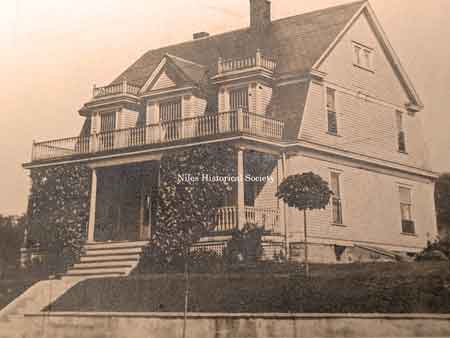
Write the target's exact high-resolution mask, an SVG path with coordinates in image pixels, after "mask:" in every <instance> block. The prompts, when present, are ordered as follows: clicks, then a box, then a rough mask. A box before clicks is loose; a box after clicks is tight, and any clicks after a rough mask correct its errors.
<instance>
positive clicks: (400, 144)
mask: <svg viewBox="0 0 450 338" xmlns="http://www.w3.org/2000/svg"><path fill="white" fill-rule="evenodd" d="M404 116H405V113H404V112H402V111H401V110H396V111H395V126H396V130H397V133H396V135H397V139H396V142H397V151H398V152H399V153H402V154H407V153H408V151H407V148H408V147H407V143H406V139H407V137H406V131H405V127H404V125H405V119H404Z"/></svg>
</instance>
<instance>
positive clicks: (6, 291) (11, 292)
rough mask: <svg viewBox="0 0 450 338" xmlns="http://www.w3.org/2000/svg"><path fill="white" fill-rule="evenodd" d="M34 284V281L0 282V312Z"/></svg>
mask: <svg viewBox="0 0 450 338" xmlns="http://www.w3.org/2000/svg"><path fill="white" fill-rule="evenodd" d="M35 282H36V281H35V280H0V310H1V309H3V308H4V307H5V306H6V305H8V304H9V303H10V302H11V301H13V300H14V299H15V298H16V297H18V296H19V295H20V294H22V293H23V292H24V291H25V290H26V289H28V288H29V287H30V286H31V285H33V284H34V283H35Z"/></svg>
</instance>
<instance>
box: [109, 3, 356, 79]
mask: <svg viewBox="0 0 450 338" xmlns="http://www.w3.org/2000/svg"><path fill="white" fill-rule="evenodd" d="M364 3H365V1H358V2H354V3H350V4H346V5H341V6H336V7H332V8H327V9H323V10H318V11H314V12H310V13H306V14H301V15H296V16H292V17H288V18H283V19H280V20H275V21H273V22H272V24H271V26H270V28H269V30H268V31H267V32H266V33H264V34H263V35H260V34H258V33H255V32H252V31H251V30H250V28H246V29H240V30H236V31H231V32H228V33H223V34H219V35H214V36H211V37H208V38H204V39H198V40H192V41H188V42H184V43H180V44H176V45H172V46H168V47H163V48H159V49H155V50H151V51H148V52H147V53H145V54H144V55H143V56H142V57H141V58H139V59H138V60H137V61H136V62H135V63H134V64H133V65H131V66H130V67H129V68H128V69H126V70H125V71H124V72H123V73H122V74H121V75H120V76H118V77H117V78H116V79H115V80H114V81H113V82H112V83H119V82H122V81H123V80H127V81H128V83H130V84H133V85H136V86H139V87H142V86H143V85H144V84H145V83H146V81H147V79H148V78H149V77H150V75H151V74H152V73H153V71H154V70H155V69H156V67H157V66H158V64H159V63H160V62H161V59H162V58H163V57H164V56H165V55H167V54H169V55H171V57H172V58H173V60H174V62H179V63H180V65H181V64H183V63H184V62H183V61H180V60H176V59H177V58H182V59H185V60H190V61H191V62H195V63H197V64H200V65H204V66H205V67H207V69H208V70H209V72H210V73H211V74H215V73H216V72H217V60H218V58H219V57H222V58H224V59H230V58H238V57H239V58H240V57H246V56H251V55H254V54H255V52H256V49H258V48H259V49H261V51H262V52H263V54H265V55H267V56H270V57H273V58H275V59H276V60H277V63H278V67H277V70H276V75H277V74H278V75H280V74H284V73H298V74H303V73H307V72H308V71H309V70H310V69H311V68H312V66H313V65H314V63H315V62H316V61H317V60H318V59H319V58H320V56H321V55H322V54H323V53H324V52H325V51H326V50H327V48H328V47H329V45H330V44H331V43H332V42H333V41H334V40H335V39H336V37H337V36H338V34H339V33H340V32H341V31H342V30H343V29H344V28H345V27H346V25H347V24H348V22H349V21H350V20H351V18H352V17H353V16H354V15H355V14H356V13H357V12H358V11H359V10H360V8H361V6H362V5H363V4H364ZM173 55H176V57H173ZM175 60H176V61H175ZM188 68H189V67H188Z"/></svg>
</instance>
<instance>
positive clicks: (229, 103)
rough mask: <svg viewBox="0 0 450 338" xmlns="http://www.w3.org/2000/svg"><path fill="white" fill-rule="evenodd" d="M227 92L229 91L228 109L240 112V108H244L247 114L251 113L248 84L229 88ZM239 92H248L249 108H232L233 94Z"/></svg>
mask: <svg viewBox="0 0 450 338" xmlns="http://www.w3.org/2000/svg"><path fill="white" fill-rule="evenodd" d="M227 90H228V107H229V110H230V111H233V110H238V109H239V108H242V109H243V110H245V111H247V112H248V111H250V97H249V96H250V88H249V86H248V84H246V85H239V86H233V87H229V88H228V89H227ZM238 91H246V92H247V95H246V98H247V107H244V106H242V107H235V108H233V107H232V98H231V97H232V93H233V92H238Z"/></svg>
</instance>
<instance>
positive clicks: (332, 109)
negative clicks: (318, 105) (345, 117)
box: [325, 86, 339, 136]
mask: <svg viewBox="0 0 450 338" xmlns="http://www.w3.org/2000/svg"><path fill="white" fill-rule="evenodd" d="M329 92H332V93H333V105H332V106H331V105H329V101H328V98H329V96H328V93H329ZM336 93H337V90H336V89H335V88H333V87H330V86H325V111H326V121H327V134H329V135H332V136H339V123H338V113H337V111H338V109H337V100H336V97H337V95H336ZM330 114H332V115H333V116H334V126H335V130H331V129H330V126H331V124H330Z"/></svg>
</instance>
